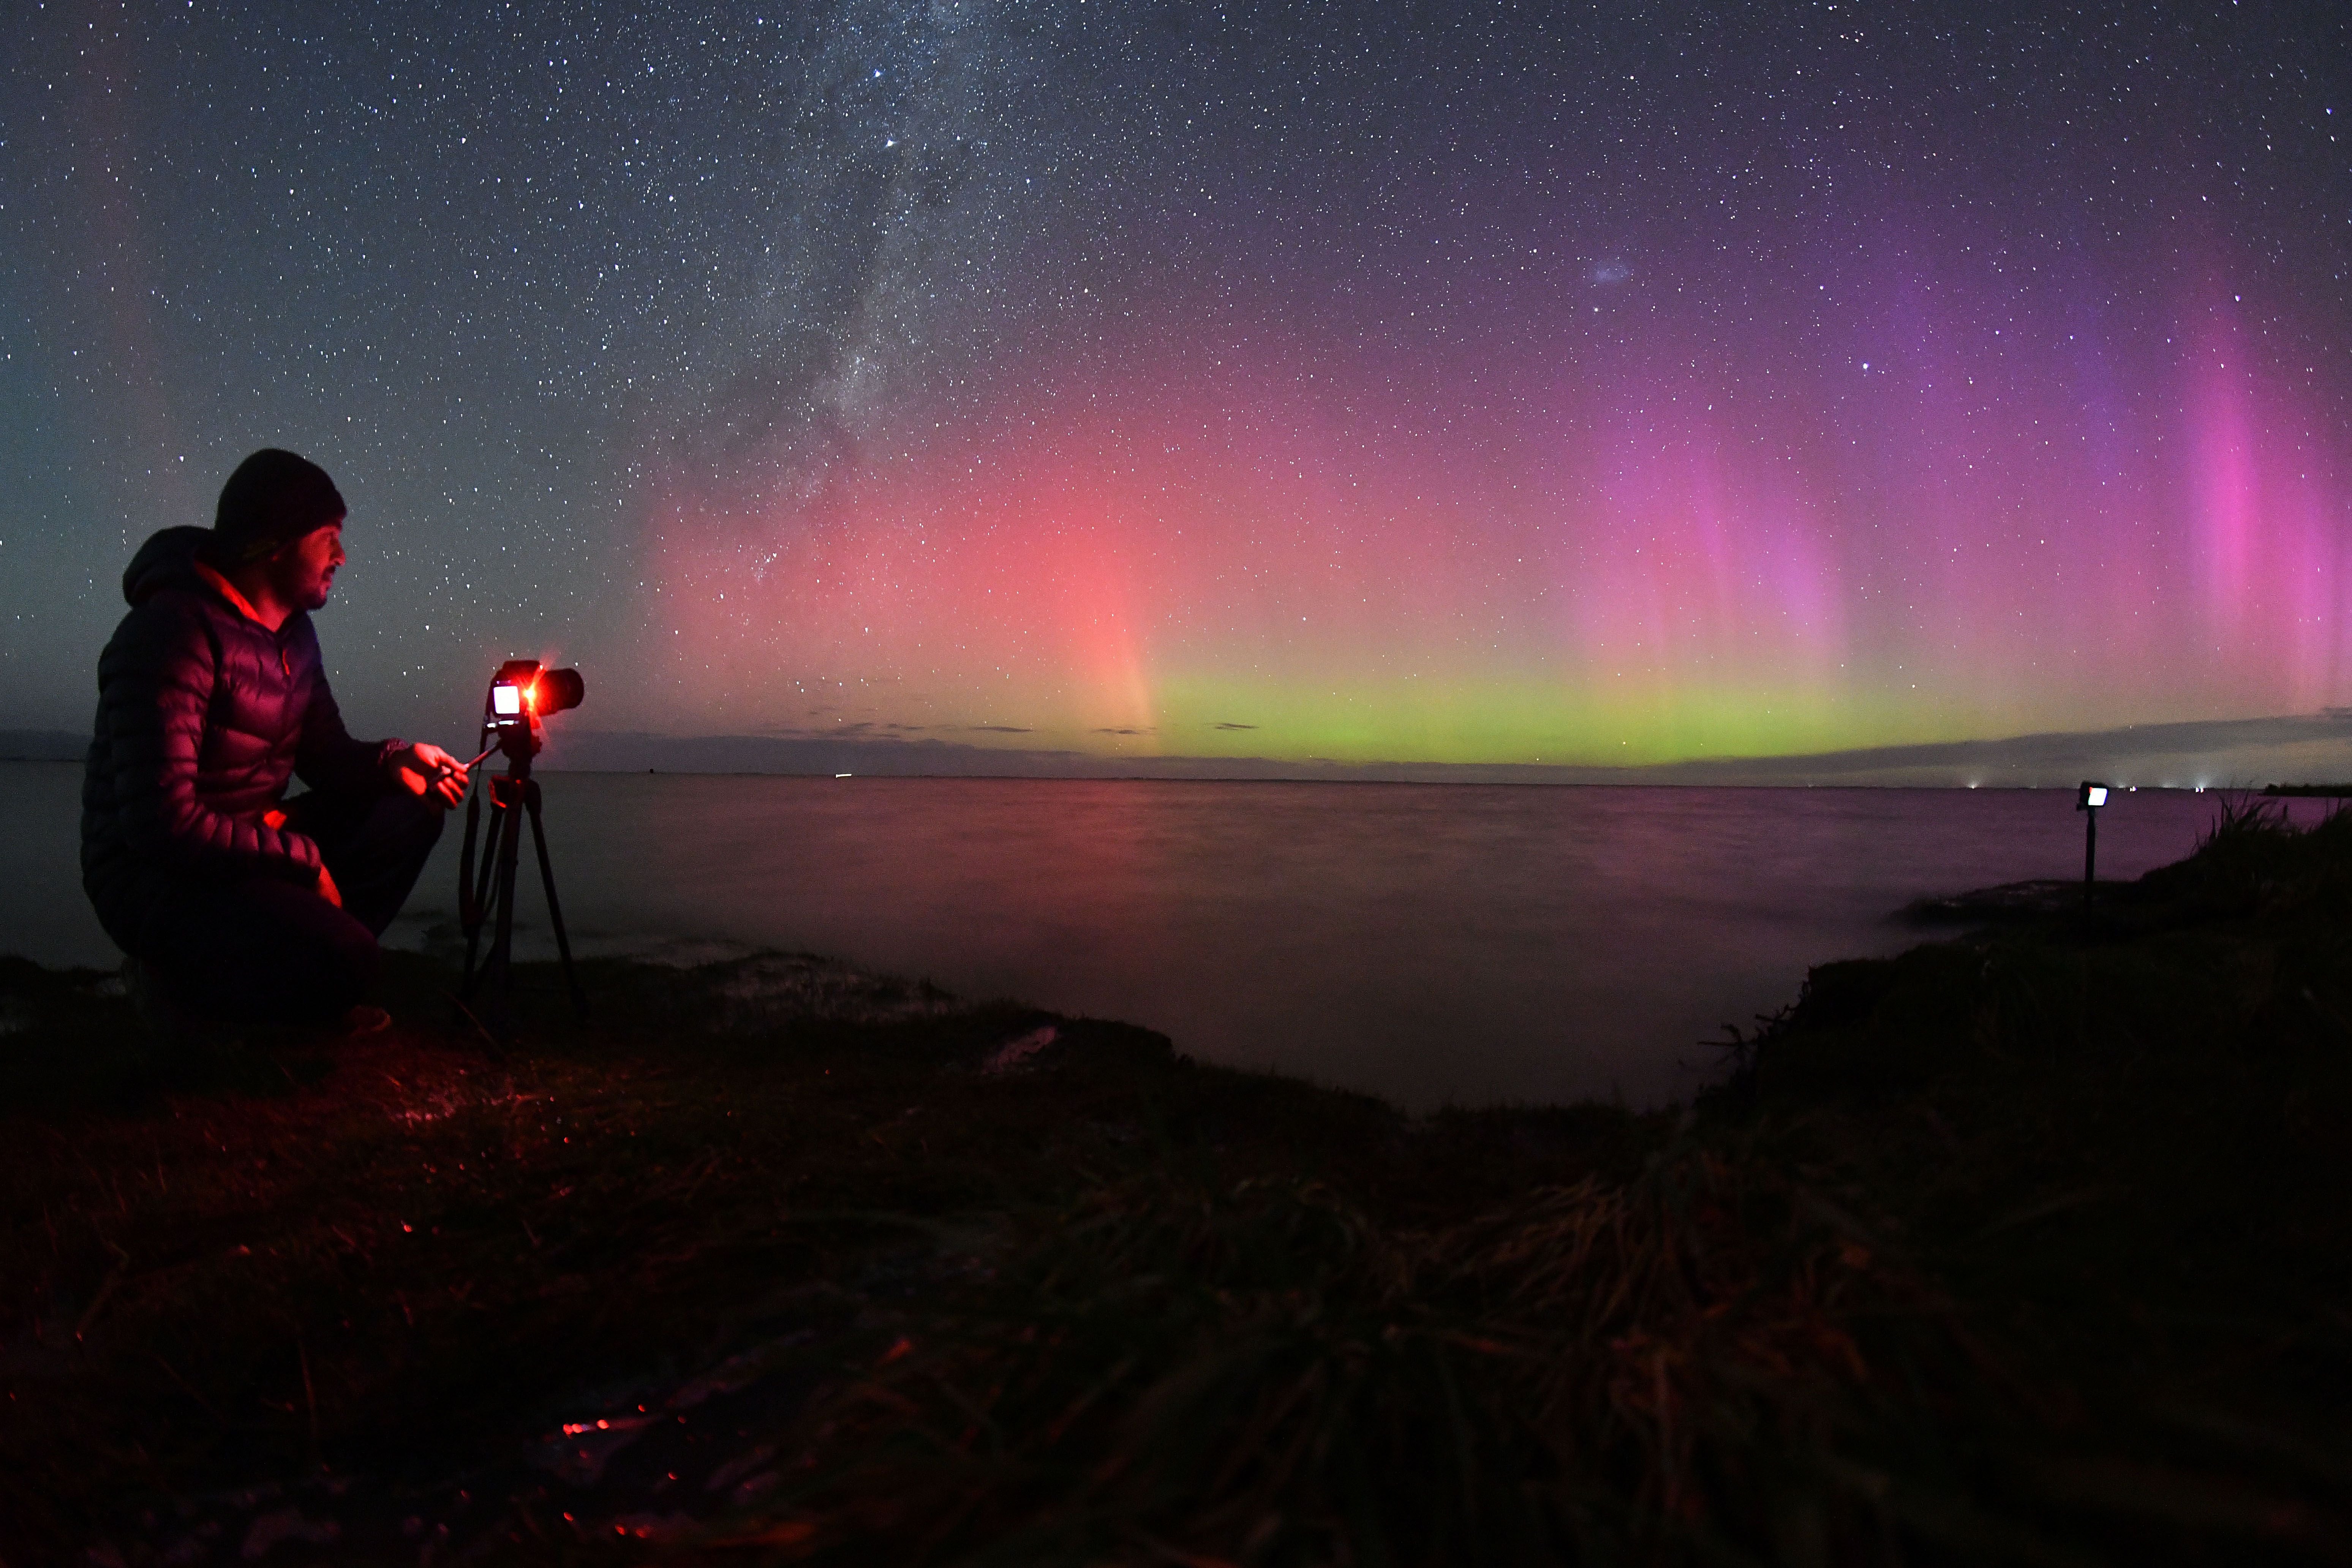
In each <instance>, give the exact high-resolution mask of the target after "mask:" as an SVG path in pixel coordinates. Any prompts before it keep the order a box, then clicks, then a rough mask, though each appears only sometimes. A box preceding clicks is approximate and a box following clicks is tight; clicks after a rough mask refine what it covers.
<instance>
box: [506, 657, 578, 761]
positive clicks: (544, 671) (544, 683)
mask: <svg viewBox="0 0 2352 1568" xmlns="http://www.w3.org/2000/svg"><path fill="white" fill-rule="evenodd" d="M586 693H587V688H586V683H585V682H583V680H582V679H580V672H579V671H578V670H576V669H548V668H542V667H541V664H540V662H539V661H538V660H537V659H535V658H510V659H509V660H507V661H506V663H504V664H502V665H500V666H499V672H498V673H497V674H496V675H494V676H492V677H491V678H490V689H489V693H488V696H486V697H484V698H483V699H482V733H483V734H484V735H486V736H488V737H489V738H490V739H491V740H492V741H493V742H495V743H496V744H497V746H498V749H499V751H501V752H505V753H506V754H507V756H508V757H509V758H512V759H516V760H528V759H529V758H530V757H531V756H534V755H536V754H537V753H538V752H539V749H540V747H541V745H542V744H543V743H544V742H542V741H541V737H540V723H541V720H542V719H544V718H545V717H546V716H547V715H548V714H550V713H561V712H563V711H564V710H567V709H572V708H577V707H579V706H580V700H581V698H582V697H583V696H585V695H586Z"/></svg>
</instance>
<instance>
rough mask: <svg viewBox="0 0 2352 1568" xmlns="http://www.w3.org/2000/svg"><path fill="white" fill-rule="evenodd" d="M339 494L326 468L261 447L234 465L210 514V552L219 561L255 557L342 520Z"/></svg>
mask: <svg viewBox="0 0 2352 1568" xmlns="http://www.w3.org/2000/svg"><path fill="white" fill-rule="evenodd" d="M344 511H345V508H344V506H343V498H342V496H341V494H340V493H339V492H338V491H337V490H336V489H335V481H334V480H332V479H329V478H328V477H327V470H326V469H324V468H320V467H319V465H318V464H316V463H314V462H311V461H310V459H309V458H298V457H296V456H295V455H294V454H293V453H291V452H284V451H280V450H278V448H277V447H263V448H262V449H261V450H260V451H258V452H256V453H255V454H254V455H253V456H251V457H250V458H247V459H246V460H245V461H244V462H242V463H239V464H238V465H237V466H236V472H235V473H233V474H231V475H230V476H229V477H228V483H226V484H225V485H223V486H222V487H221V493H220V508H219V510H216V511H215V512H214V514H213V538H212V550H211V554H212V557H213V559H214V561H215V563H217V564H219V565H222V566H241V565H243V564H245V563H247V562H250V561H258V560H260V559H261V558H262V557H263V556H265V555H267V554H268V553H269V552H271V551H273V550H276V549H277V548H278V546H279V545H281V544H285V543H287V542H289V541H292V540H297V539H299V538H301V537H302V536H303V535H304V534H306V533H308V532H310V531H311V530H312V529H314V528H323V527H325V526H326V525H327V524H328V523H331V522H340V521H341V520H342V517H343V514H344Z"/></svg>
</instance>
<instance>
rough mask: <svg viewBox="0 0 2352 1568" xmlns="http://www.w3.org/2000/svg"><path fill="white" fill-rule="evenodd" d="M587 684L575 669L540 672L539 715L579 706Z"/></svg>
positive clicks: (585, 692)
mask: <svg viewBox="0 0 2352 1568" xmlns="http://www.w3.org/2000/svg"><path fill="white" fill-rule="evenodd" d="M586 694H587V683H586V682H584V681H583V680H582V679H580V672H579V671H578V670H576V669H547V670H541V672H540V676H539V702H538V705H537V706H538V708H539V710H540V712H541V713H561V712H562V711H564V710H566V709H571V708H577V707H579V706H580V699H581V698H582V697H583V696H585V695H586Z"/></svg>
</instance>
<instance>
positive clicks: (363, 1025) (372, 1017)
mask: <svg viewBox="0 0 2352 1568" xmlns="http://www.w3.org/2000/svg"><path fill="white" fill-rule="evenodd" d="M391 1027H392V1015H391V1014H389V1013H387V1012H385V1011H384V1010H383V1008H381V1007H379V1006H376V1005H374V1004H373V1003H370V1002H362V1003H360V1004H358V1005H356V1006H354V1007H352V1010H351V1011H350V1012H348V1013H345V1014H344V1015H343V1020H342V1023H341V1025H340V1026H338V1028H337V1031H336V1032H337V1033H338V1034H339V1035H340V1036H341V1037H342V1038H343V1039H345V1040H364V1039H367V1038H369V1037H372V1036H375V1035H381V1034H383V1032H384V1031H386V1030H387V1029H390V1028H391Z"/></svg>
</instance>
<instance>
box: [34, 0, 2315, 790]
mask: <svg viewBox="0 0 2352 1568" xmlns="http://www.w3.org/2000/svg"><path fill="white" fill-rule="evenodd" d="M2345 15H2346V13H2344V12H2342V11H2340V10H2336V9H2335V8H2333V7H2327V6H2319V5H2306V6H2300V7H2294V8H2288V7H2284V6H2275V5H2253V4H2247V5H2229V4H2219V5H2199V6H2190V5H2105V6H2102V5H2084V6H2059V5H2046V6H2045V5H2018V6H2000V5H1973V4H1972V5H1854V4H1848V3H1841V4H1837V5H1829V4H1818V5H1748V6H1735V5H1679V6H1674V5H1650V6H1643V5H1603V6H1569V5H1558V6H1552V5H1478V4H1463V5H1413V4H1397V3H1393V0H1391V3H1384V4H1361V5H1342V4H1329V5H1232V6H1210V5H1165V4H1143V3H1139V0H1073V3H1069V4H1059V5H1012V4H991V3H987V0H931V3H926V4H881V3H871V0H845V3H841V4H835V5H810V6H802V5H791V4H786V3H783V0H746V3H743V4H731V5H711V6H708V7H692V6H685V5H676V6H664V5H656V6H648V7H645V8H642V9H625V8H622V7H617V6H616V7H595V8H591V7H587V6H583V5H570V6H564V5H509V6H495V5H470V6H434V5H421V4H415V3H412V0H398V3H392V4H377V5H362V4H344V5H333V6H328V5H290V4H289V5H274V6H271V5H218V4H215V3H214V0H194V4H188V5H121V4H108V5H90V4H82V3H79V0H74V3H60V0H48V3H47V4H45V5H29V4H26V3H23V0H19V3H17V4H15V5H11V6H10V7H9V11H8V19H7V22H6V24H5V35H0V138H5V145H0V472H5V479H6V489H5V500H0V725H15V726H27V727H29V726H48V727H57V728H66V729H73V728H79V727H81V726H83V725H85V724H86V723H87V722H88V720H89V711H90V710H91V707H92V702H93V697H94V686H93V678H92V671H93V667H94V663H95V659H96V655H97V651H98V649H99V647H100V645H101V644H102V643H103V641H104V639H105V637H106V635H107V632H108V631H109V629H110V627H111V626H112V624H113V622H114V620H115V619H116V618H117V617H118V616H120V614H121V609H122V605H121V599H120V596H119V589H118V587H117V583H118V579H119V575H120V574H121V569H122V567H123V565H124V563H125V562H126V561H127V559H128V556H129V553H130V551H131V549H132V548H133V547H135V545H136V544H137V543H138V542H139V541H141V540H142V539H143V538H144V537H145V536H146V535H147V534H148V533H149V532H150V531H152V530H154V529H156V528H159V527H163V526H165V525H168V524H173V523H181V522H208V521H210V517H211V509H212V502H213V498H214V497H215V494H216V493H217V491H218V489H219V487H220V484H221V481H222V479H224V478H225V477H226V474H227V472H228V470H229V468H231V467H233V466H234V465H235V463H236V460H237V459H238V458H240V457H242V456H243V455H244V454H245V453H246V452H247V451H249V450H251V449H253V448H254V447H260V446H264V445H282V446H288V447H293V448H295V449H296V450H299V451H301V452H303V453H305V454H306V455H308V456H310V457H311V458H314V459H316V460H318V461H319V462H320V463H322V464H323V465H324V466H325V467H326V468H328V469H329V471H330V472H331V473H332V474H333V475H334V476H335V478H336V479H337V481H338V482H339V484H340V485H341V489H342V490H343V493H344V495H345V497H346V498H347V499H348V500H349V501H350V504H351V508H352V515H351V519H350V521H349V524H348V527H347V530H346V542H347V544H348V546H349V548H350V549H351V551H352V564H351V565H350V566H349V567H348V568H347V569H346V571H345V573H344V574H343V576H342V577H341V579H340V581H339V584H338V586H337V590H336V594H335V598H334V601H333V602H332V603H331V605H330V606H329V607H328V609H327V610H326V611H325V612H324V613H323V614H322V615H321V616H320V633H321V637H322V638H323V640H324V642H325V644H326V647H327V652H328V657H329V660H330V665H331V668H332V670H333V671H334V674H335V678H336V682H337V688H338V690H339V692H340V694H341V697H342V700H343V704H344V707H345V710H346V711H347V712H348V713H349V714H350V715H351V716H352V722H353V727H354V728H355V729H356V730H358V731H360V732H362V733H384V732H402V733H406V734H410V735H413V736H416V737H420V738H433V739H438V740H442V741H443V742H446V743H448V744H452V745H456V744H458V743H460V742H462V741H463V740H464V739H465V737H466V735H467V733H468V732H469V729H470V723H471V720H472V716H473V714H474V713H476V712H478V709H479V704H480V701H481V690H482V687H483V684H484V681H485V679H486V678H487V676H488V671H489V670H490V668H492V667H493V666H494V665H495V664H496V663H497V662H498V661H499V659H501V658H507V657H509V656H514V655H526V656H528V655H544V656H549V657H554V658H562V659H564V660H566V661H576V662H577V663H579V664H580V665H581V666H582V667H583V669H584V670H585V671H586V673H587V676H588V681H589V705H588V707H587V708H586V709H585V710H583V712H582V713H581V714H579V715H576V716H575V720H576V721H577V722H579V723H581V724H583V725H591V726H593V727H595V728H600V729H635V730H646V731H661V732H674V733H680V734H694V733H711V732H731V733H765V734H779V735H799V734H820V735H850V736H864V737H868V738H880V737H889V736H899V737H906V738H916V737H922V738H930V739H938V740H945V741H950V742H961V743H969V744H982V745H1005V746H1017V747H1024V748H1052V747H1064V748H1076V749H1081V750H1086V751H1092V752H1128V753H1166V754H1171V755H1189V756H1202V755H1212V756H1213V755H1244V754H1245V755H1253V756H1265V757H1276V758H1306V757H1328V758H1339V759H1347V760H1372V759H1402V760H1424V761H1452V762H1473V761H1486V762H1531V761H1538V760H1541V761H1546V762H1554V763H1641V762H1652V761H1659V760H1665V759H1674V758H1686V757H1697V756H1716V755H1738V754H1770V753H1787V752H1808V751H1817V750H1825V749H1830V748H1839V747H1857V746H1873V745H1879V744H1892V743H1899V742H1924V741H1936V740H1952V739H1962V738H1969V737H1978V736H1991V735H2003V734H2014V733H2020V732H2024V731H2049V730H2068V729H2097V728H2105V727H2107V726H2110V725H2117V724H2123V723H2139V722H2154V721H2169V720H2187V719H2202V718H2231V717H2244V716H2252V715H2262V714H2278V713H2294V712H2311V711H2315V710H2318V709H2320V708H2322V707H2325V706H2329V705H2343V704H2347V703H2352V617H2347V615H2346V614H2345V612H2346V610H2347V608H2352V353H2347V346H2352V344H2348V342H2347V329H2352V293H2347V274H2352V90H2347V88H2348V87H2352V80H2347V79H2352V69H2347V60H2352V52H2347V46H2352V35H2347V24H2346V22H2345V21H2344V20H2342V19H2341V18H2342V17H2343V16H2345Z"/></svg>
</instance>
